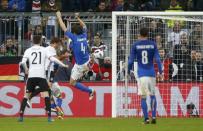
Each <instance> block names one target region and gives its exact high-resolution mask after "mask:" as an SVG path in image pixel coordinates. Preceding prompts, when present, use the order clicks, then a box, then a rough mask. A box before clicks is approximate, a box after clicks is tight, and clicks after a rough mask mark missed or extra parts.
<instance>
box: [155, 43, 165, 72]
mask: <svg viewBox="0 0 203 131" xmlns="http://www.w3.org/2000/svg"><path fill="white" fill-rule="evenodd" d="M154 57H155V60H156V63H157V65H158V70H159V73H160V74H162V73H163V66H162V62H161V58H160V55H159V51H158V49H157V48H156V47H155V56H154Z"/></svg>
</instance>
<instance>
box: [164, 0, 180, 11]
mask: <svg viewBox="0 0 203 131" xmlns="http://www.w3.org/2000/svg"><path fill="white" fill-rule="evenodd" d="M166 11H183V10H182V7H181V6H180V5H179V3H178V1H177V0H171V2H170V6H169V8H168V9H167V10H166Z"/></svg>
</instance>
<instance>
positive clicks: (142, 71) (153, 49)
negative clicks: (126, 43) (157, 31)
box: [128, 40, 162, 77]
mask: <svg viewBox="0 0 203 131" xmlns="http://www.w3.org/2000/svg"><path fill="white" fill-rule="evenodd" d="M135 59H137V63H138V77H143V76H150V77H155V70H154V59H155V60H156V62H157V64H158V69H159V73H160V74H161V73H162V63H161V60H160V55H159V52H158V49H157V46H156V43H155V42H154V41H151V40H140V41H137V42H135V43H134V45H133V47H132V50H131V53H130V57H129V63H128V71H130V70H131V69H132V66H133V63H134V60H135Z"/></svg>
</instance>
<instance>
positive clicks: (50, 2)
mask: <svg viewBox="0 0 203 131" xmlns="http://www.w3.org/2000/svg"><path fill="white" fill-rule="evenodd" d="M57 10H61V0H46V2H44V3H43V5H42V11H47V12H56V11H57Z"/></svg>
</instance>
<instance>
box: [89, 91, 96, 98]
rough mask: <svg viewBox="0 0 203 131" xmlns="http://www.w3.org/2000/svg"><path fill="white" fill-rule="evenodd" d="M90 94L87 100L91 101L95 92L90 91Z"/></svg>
mask: <svg viewBox="0 0 203 131" xmlns="http://www.w3.org/2000/svg"><path fill="white" fill-rule="evenodd" d="M91 90H92V91H91V93H90V94H89V100H92V99H93V98H94V94H95V90H93V89H91Z"/></svg>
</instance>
